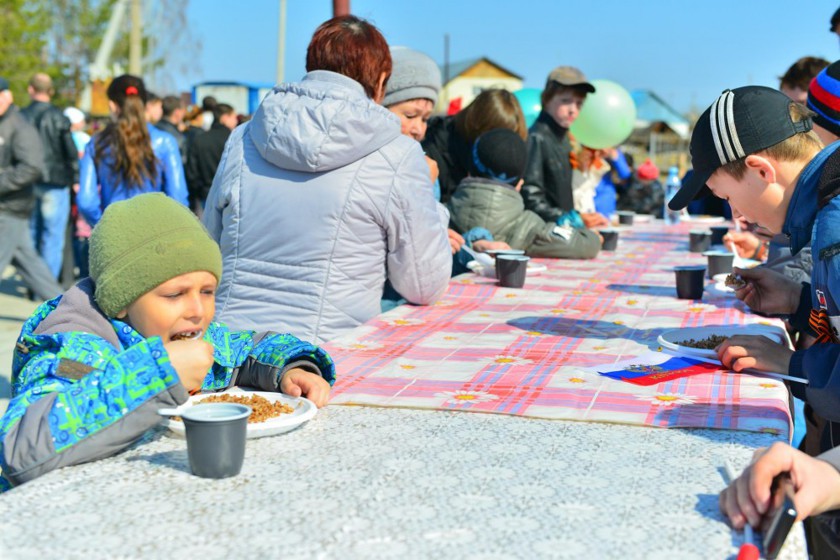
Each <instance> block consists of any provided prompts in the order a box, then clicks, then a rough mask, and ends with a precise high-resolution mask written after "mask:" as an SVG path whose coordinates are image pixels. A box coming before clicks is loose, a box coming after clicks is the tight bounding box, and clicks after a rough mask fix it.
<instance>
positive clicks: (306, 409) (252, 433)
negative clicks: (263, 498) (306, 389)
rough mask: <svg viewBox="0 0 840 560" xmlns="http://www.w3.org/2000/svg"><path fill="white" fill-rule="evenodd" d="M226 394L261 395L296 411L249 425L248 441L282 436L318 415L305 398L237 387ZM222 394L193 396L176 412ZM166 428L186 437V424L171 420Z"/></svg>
mask: <svg viewBox="0 0 840 560" xmlns="http://www.w3.org/2000/svg"><path fill="white" fill-rule="evenodd" d="M225 393H229V394H236V395H243V396H249V395H259V396H261V397H264V398H266V399H268V400H269V401H271V402H276V401H280V402H283V403H286V404H288V405H289V406H291V407H292V408H294V409H295V410H294V412H292V413H291V414H281V415H280V416H276V417H274V418H270V419H268V420H266V421H265V422H256V423H249V424H248V436H247V437H248V439H254V438H261V437H268V436H274V435H277V434H282V433H285V432H290V431H292V430H294V429H295V428H297V427H298V426H300V425H302V424H304V423H306V422H308V421H309V420H311V419H312V417H313V416H315V414H317V413H318V407H317V406H315V403H313V402H312V401H310V400H309V399H305V398H303V397H298V398H295V397H290V396H288V395H285V394H283V393H270V392H266V391H248V390H245V389H241V388H239V387H235V388H233V389H230V390H228V391H225ZM220 394H222V393H201V394H198V395H193V396H191V397H190V398H189V400H187V402H185V403H184V404H182V405H181V406H179V407H178V408H177V409H176V410H179V411H183V410H186V409H187V408H189V407H191V406H194V403H197V402H199V401H201V400H202V399H206V398H207V397H209V396H211V395H220ZM166 427H167V428H169V429H170V430H171V431H172V432H174V433H176V434H178V435H179V436H183V435H184V423H183V422H181V421H178V420H171V419H170V420H168V421H167V422H166Z"/></svg>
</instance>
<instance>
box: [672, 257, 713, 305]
mask: <svg viewBox="0 0 840 560" xmlns="http://www.w3.org/2000/svg"><path fill="white" fill-rule="evenodd" d="M674 272H675V273H676V276H677V297H678V298H680V299H703V288H704V286H705V283H706V279H705V273H706V267H705V266H703V265H702V264H701V265H695V266H677V267H674Z"/></svg>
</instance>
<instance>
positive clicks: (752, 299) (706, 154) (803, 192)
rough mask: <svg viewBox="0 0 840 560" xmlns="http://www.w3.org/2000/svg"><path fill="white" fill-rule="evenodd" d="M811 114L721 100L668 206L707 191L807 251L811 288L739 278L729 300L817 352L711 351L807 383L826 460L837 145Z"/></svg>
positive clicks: (734, 511)
mask: <svg viewBox="0 0 840 560" xmlns="http://www.w3.org/2000/svg"><path fill="white" fill-rule="evenodd" d="M812 115H813V113H811V111H810V110H808V109H807V108H806V107H804V106H803V105H800V104H798V103H793V102H791V101H790V99H788V98H787V97H786V96H785V95H784V94H782V93H781V92H778V91H776V90H773V89H770V88H766V87H759V86H748V87H742V88H737V89H734V90H726V91H724V92H723V93H722V94H721V95H720V97H718V99H717V100H716V101H715V102H714V103H713V104H712V106H711V107H709V108H708V109H707V110H706V111H705V112H704V113H703V115H702V116H701V117H700V119H699V120H698V122H697V124H696V126H695V129H694V132H693V133H692V136H691V144H690V148H689V149H690V151H691V157H692V164H693V166H694V177H693V179H691V180H689V181H686V182H685V183H684V184H683V187H682V189H680V191H679V192H678V193H677V195H676V196H674V198H673V199H672V200H671V201H670V202H669V206H670V207H671V208H672V209H675V210H678V209H681V208H683V207H684V206H686V205H687V204H688V203H689V202H690V201H691V200H692V199H694V198H696V197H699V196H703V195H704V194H708V192H711V193H712V194H714V195H715V196H717V197H719V198H723V199H725V200H728V201H729V203H730V204H731V205H732V210H733V215H734V216H735V217H737V216H738V215H741V216H743V217H744V218H745V219H746V220H747V221H749V222H752V223H756V224H758V225H760V226H763V227H764V228H766V229H768V230H770V231H772V232H774V233H779V232H782V233H784V234H785V235H786V236H787V237H788V238H789V239H790V245H791V251H792V252H793V253H794V254H796V253H798V252H799V251H800V250H801V249H802V248H803V247H804V246H805V245H807V244H808V243H809V242H810V243H811V244H812V247H813V255H814V262H813V270H812V275H811V284H810V285H809V284H801V285H800V284H797V283H796V282H794V281H792V280H789V279H787V278H785V277H784V276H783V275H782V274H780V273H778V272H774V271H772V270H770V269H766V268H758V269H752V270H737V272H738V273H739V274H740V275H741V277H742V278H744V279H745V280H747V281H748V283H747V285H746V286H745V287H744V288H742V289H739V290H738V291H737V292H736V295H737V296H738V298H739V299H742V300H744V301H745V302H746V303H747V304H748V305H749V306H750V308H752V309H753V310H754V311H761V312H764V313H768V314H781V315H789V316H790V321H791V323H792V324H793V326H794V327H796V328H797V329H798V330H800V331H809V330H810V331H812V332H814V333H816V336H817V343H816V344H814V345H813V346H811V347H810V348H808V349H805V350H797V351H795V352H794V351H791V350H789V349H788V348H787V346H785V345H781V344H777V343H775V342H773V341H771V340H769V339H767V338H765V337H762V336H756V337H752V336H734V337H731V338H730V339H729V340H727V341H725V342H724V343H723V344H721V345H720V346H719V347H718V349H717V352H718V355H719V357H720V359H721V362H722V363H723V364H724V365H726V366H727V367H730V368H732V369H733V370H734V371H743V370H744V369H747V368H753V369H755V370H759V371H767V372H781V373H787V374H790V375H793V376H796V377H801V378H805V379H807V380H808V384H807V385H805V384H801V383H792V384H791V386H790V388H791V391H792V392H793V394H794V395H795V396H797V397H799V398H801V399H803V400H805V402H806V403H807V404H808V405H810V406H811V408H812V409H813V412H814V413H815V415H816V416H819V417H821V418H822V419H823V420H825V421H826V422H825V428H824V430H823V433H822V434H821V437H822V441H821V442H820V449H819V452H825V451H827V450H828V449H831V448H832V447H835V446H838V445H840V340H838V328H840V305H838V304H840V197H838V196H837V195H838V194H840V151H838V150H837V148H838V146H840V142H836V143H834V144H831V145H830V146H828V147H825V148H823V145H822V143H821V142H820V139H819V137H818V136H817V135H816V133H815V132H813V131H812V130H811V128H812V122H811V116H812ZM809 327H810V328H809ZM815 453H816V451H815ZM768 494H769V489H768ZM751 499H752V498H751ZM747 501H748V500H746V499H744V500H743V501H742V500H741V499H740V497H739V500H738V504H737V506H738V507H735V505H734V504H732V503H727V505H726V506H725V513H726V514H727V515H729V516H730V517H731V518H732V519H733V522H736V523H737V524H738V525H739V526H740V525H741V524H743V520H744V517H745V515H744V512H746V511H748V510H749V511H752V510H750V505H749V504H747V503H746V502H747ZM753 505H755V504H753ZM765 505H766V504H765ZM745 508H746V509H745ZM739 510H740V511H739ZM759 511H761V510H759Z"/></svg>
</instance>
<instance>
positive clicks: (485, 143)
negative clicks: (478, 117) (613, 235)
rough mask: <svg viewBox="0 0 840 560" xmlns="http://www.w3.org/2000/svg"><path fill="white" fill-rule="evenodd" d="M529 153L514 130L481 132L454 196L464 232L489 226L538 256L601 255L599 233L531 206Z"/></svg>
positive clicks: (454, 208) (454, 217)
mask: <svg viewBox="0 0 840 560" xmlns="http://www.w3.org/2000/svg"><path fill="white" fill-rule="evenodd" d="M526 158H527V156H526V146H525V142H523V141H522V139H521V138H520V137H519V136H518V135H517V134H516V133H514V132H512V131H510V130H506V129H495V130H491V131H490V132H486V133H484V134H482V135H481V136H479V138H478V139H477V140H476V141H475V144H474V147H473V157H472V160H473V165H472V166H471V170H470V176H469V177H467V178H466V179H464V180H463V181H461V183H460V185H458V189H457V190H456V191H455V193H454V194H453V195H452V198H451V199H450V201H449V209H450V211H451V213H452V224H453V226H454V227H456V228H457V229H459V230H461V231H466V230H469V229H471V228H474V227H484V228H487V229H488V230H489V231H490V233H491V234H492V235H493V238H494V239H496V240H498V241H504V242H506V243H508V244H509V245H510V246H511V247H512V248H514V249H523V250H525V252H526V253H527V254H529V255H531V256H534V257H555V258H592V257H594V256H595V255H597V254H598V251H599V249H600V248H601V241H600V239H599V238H598V235H597V234H595V233H594V232H592V231H589V230H586V229H579V230H578V229H574V228H567V227H563V226H557V225H556V224H554V223H553V222H547V221H545V220H543V219H542V218H541V217H540V216H538V215H537V214H535V213H534V212H531V211H530V210H526V209H525V203H524V201H523V200H522V196H521V195H520V194H519V187H520V185H521V183H522V181H521V176H522V172H523V170H524V168H525V162H526Z"/></svg>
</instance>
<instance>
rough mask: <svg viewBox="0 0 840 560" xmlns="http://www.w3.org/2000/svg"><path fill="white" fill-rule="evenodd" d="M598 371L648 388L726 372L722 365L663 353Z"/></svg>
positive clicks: (645, 355) (647, 354)
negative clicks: (707, 374) (701, 375)
mask: <svg viewBox="0 0 840 560" xmlns="http://www.w3.org/2000/svg"><path fill="white" fill-rule="evenodd" d="M606 368H610V369H609V371H605V369H606ZM596 371H598V373H600V374H601V375H603V376H606V377H610V378H612V379H617V380H619V381H626V382H628V383H633V384H634V385H643V386H648V385H656V384H657V383H662V382H664V381H671V380H672V379H678V378H680V377H688V376H689V375H697V374H700V373H716V372H718V371H726V370H725V369H724V368H723V367H722V366H721V365H720V364H711V363H709V362H705V361H702V360H695V359H693V358H686V357H683V356H671V355H670V354H665V353H662V352H647V353H645V354H642V355H641V356H637V357H636V358H632V359H629V360H623V361H621V362H617V363H613V364H609V365H606V366H601V367H600V368H596Z"/></svg>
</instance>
